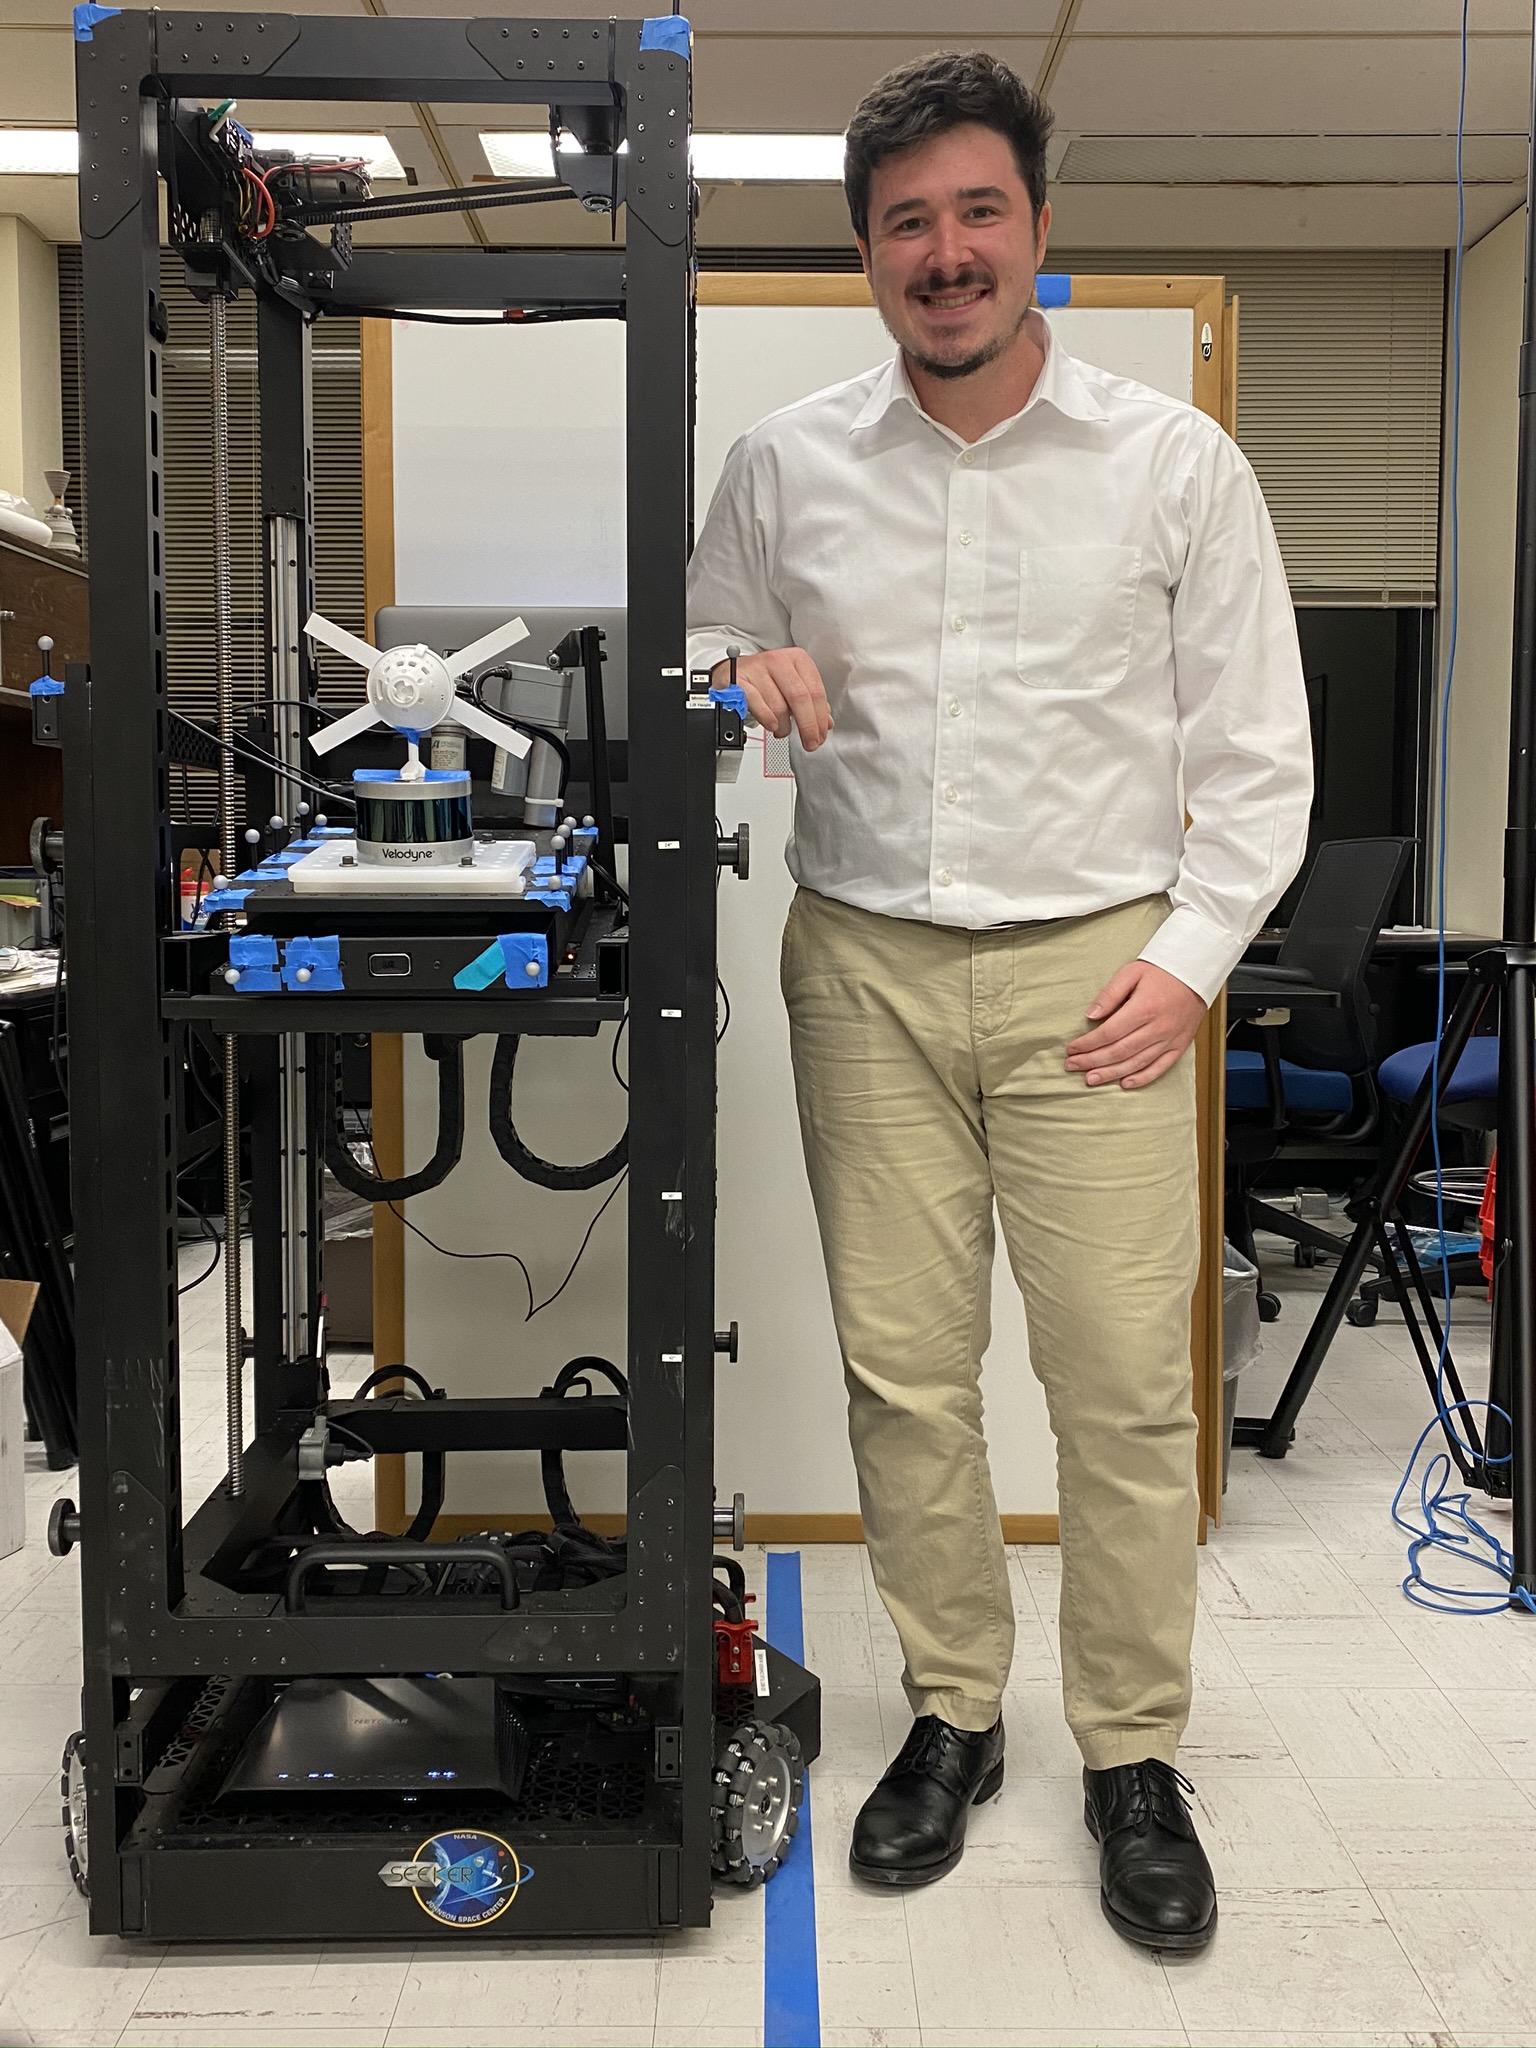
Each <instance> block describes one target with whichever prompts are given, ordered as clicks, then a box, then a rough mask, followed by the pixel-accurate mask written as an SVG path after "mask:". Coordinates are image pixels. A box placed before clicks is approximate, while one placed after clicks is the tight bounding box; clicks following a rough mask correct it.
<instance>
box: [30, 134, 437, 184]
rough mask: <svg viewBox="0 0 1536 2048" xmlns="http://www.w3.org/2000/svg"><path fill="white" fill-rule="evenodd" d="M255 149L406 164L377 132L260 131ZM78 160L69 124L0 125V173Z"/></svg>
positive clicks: (394, 173) (394, 172)
mask: <svg viewBox="0 0 1536 2048" xmlns="http://www.w3.org/2000/svg"><path fill="white" fill-rule="evenodd" d="M256 143H257V147H258V148H260V149H286V150H289V151H291V152H292V154H293V155H294V156H299V157H316V156H318V157H340V158H342V159H344V160H352V161H356V160H358V159H361V161H362V162H364V163H366V164H367V166H368V171H369V175H370V176H371V177H375V178H400V179H402V180H403V179H404V177H405V166H404V165H403V164H402V163H401V161H400V159H399V157H397V156H396V155H395V152H394V150H393V149H392V148H391V147H390V145H389V143H388V142H387V141H386V140H385V138H384V137H383V136H382V135H309V134H303V135H299V134H293V135H277V134H268V133H266V132H265V131H263V132H262V133H261V134H260V135H258V136H257V137H256ZM79 165H80V142H79V137H78V136H77V135H76V134H75V131H74V129H73V128H0V175H3V174H5V173H7V172H9V173H10V174H11V175H12V176H14V177H33V178H39V177H41V178H72V177H73V176H74V175H75V172H76V171H77V170H78V169H79Z"/></svg>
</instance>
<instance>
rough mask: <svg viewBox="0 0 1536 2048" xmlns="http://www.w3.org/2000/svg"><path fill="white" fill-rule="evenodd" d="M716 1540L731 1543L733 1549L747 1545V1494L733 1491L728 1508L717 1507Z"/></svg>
mask: <svg viewBox="0 0 1536 2048" xmlns="http://www.w3.org/2000/svg"><path fill="white" fill-rule="evenodd" d="M714 1526H715V1541H716V1542H717V1543H729V1544H730V1546H731V1548H732V1550H745V1549H746V1547H747V1496H746V1495H745V1494H744V1493H733V1494H732V1495H731V1504H730V1506H729V1507H728V1508H719V1507H717V1508H716V1509H715V1523H714Z"/></svg>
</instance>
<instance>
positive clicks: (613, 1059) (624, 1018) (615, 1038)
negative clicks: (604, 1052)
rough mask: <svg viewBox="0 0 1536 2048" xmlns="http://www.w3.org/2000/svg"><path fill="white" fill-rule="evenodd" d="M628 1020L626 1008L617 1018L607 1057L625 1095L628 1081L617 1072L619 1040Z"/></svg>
mask: <svg viewBox="0 0 1536 2048" xmlns="http://www.w3.org/2000/svg"><path fill="white" fill-rule="evenodd" d="M628 1022H629V1012H628V1010H626V1011H625V1012H624V1014H623V1016H622V1017H621V1018H620V1019H619V1028H618V1030H617V1031H615V1033H614V1034H613V1051H612V1052H611V1053H610V1054H609V1058H608V1064H609V1065H610V1066H611V1067H612V1068H613V1078H614V1079H615V1081H617V1082H618V1084H619V1086H620V1087H621V1088H622V1089H623V1090H624V1093H625V1094H626V1095H627V1094H628V1093H629V1083H628V1082H627V1081H626V1080H625V1078H624V1076H623V1075H622V1074H621V1073H620V1072H619V1040H620V1039H621V1038H622V1037H623V1036H624V1027H625V1026H626V1025H627V1024H628Z"/></svg>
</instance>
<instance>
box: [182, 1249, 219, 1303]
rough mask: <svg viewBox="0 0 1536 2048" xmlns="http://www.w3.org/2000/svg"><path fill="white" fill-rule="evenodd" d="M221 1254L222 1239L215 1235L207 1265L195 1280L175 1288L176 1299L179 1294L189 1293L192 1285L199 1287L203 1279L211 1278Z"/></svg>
mask: <svg viewBox="0 0 1536 2048" xmlns="http://www.w3.org/2000/svg"><path fill="white" fill-rule="evenodd" d="M223 1256H224V1240H223V1238H221V1237H216V1238H215V1239H214V1240H213V1257H212V1258H211V1259H210V1260H209V1261H208V1263H207V1265H206V1266H205V1267H204V1268H203V1270H202V1272H201V1273H199V1274H198V1276H197V1278H196V1279H195V1280H188V1281H187V1282H186V1283H185V1284H184V1285H183V1286H181V1287H178V1288H177V1290H176V1296H177V1299H178V1300H180V1298H181V1296H182V1295H184V1294H190V1293H191V1292H192V1290H193V1288H194V1287H201V1286H202V1284H203V1282H204V1281H205V1280H211V1279H212V1278H213V1275H214V1272H215V1270H216V1268H217V1266H218V1263H219V1260H220V1259H221V1258H222V1257H223Z"/></svg>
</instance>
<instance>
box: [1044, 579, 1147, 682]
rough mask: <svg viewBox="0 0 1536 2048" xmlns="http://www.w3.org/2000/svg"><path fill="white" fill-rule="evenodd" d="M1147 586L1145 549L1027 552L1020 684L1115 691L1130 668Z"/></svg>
mask: <svg viewBox="0 0 1536 2048" xmlns="http://www.w3.org/2000/svg"><path fill="white" fill-rule="evenodd" d="M1140 582H1141V549H1140V548H1125V547H1072V548H1024V549H1023V550H1022V551H1021V553H1020V555H1019V646H1018V664H1019V680H1020V681H1021V682H1023V683H1026V684H1028V685H1029V686H1030V687H1031V688H1032V689H1036V690H1112V689H1113V688H1114V686H1115V684H1116V683H1118V682H1120V681H1121V680H1122V679H1123V677H1124V675H1125V672H1126V670H1127V668H1128V667H1129V666H1130V659H1131V630H1132V627H1133V625H1134V623H1135V618H1136V592H1137V588H1138V586H1139V584H1140Z"/></svg>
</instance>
